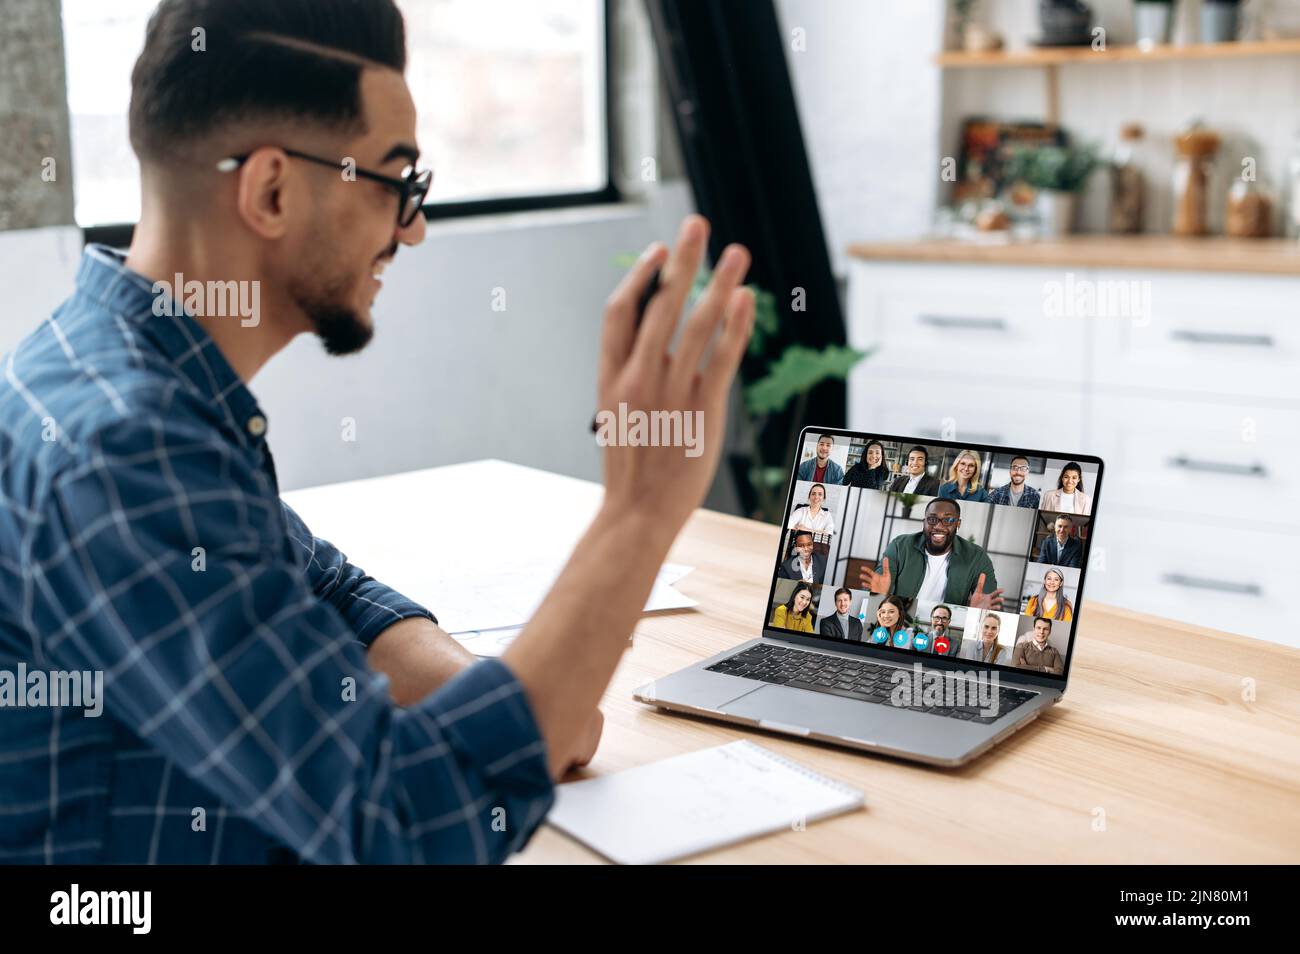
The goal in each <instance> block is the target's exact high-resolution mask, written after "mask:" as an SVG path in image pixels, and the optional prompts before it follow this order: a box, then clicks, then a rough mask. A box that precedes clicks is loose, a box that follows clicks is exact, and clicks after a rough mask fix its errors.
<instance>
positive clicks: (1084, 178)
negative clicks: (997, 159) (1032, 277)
mask: <svg viewBox="0 0 1300 954" xmlns="http://www.w3.org/2000/svg"><path fill="white" fill-rule="evenodd" d="M1099 164H1100V159H1099V158H1098V156H1097V151H1096V149H1095V148H1093V147H1091V146H1074V147H1072V146H1037V147H1030V146H1026V147H1021V148H1019V149H1014V150H1012V152H1011V154H1010V155H1009V156H1008V159H1007V165H1006V181H1007V182H1010V183H1023V184H1024V185H1027V186H1029V187H1031V188H1033V189H1034V190H1036V195H1035V197H1034V208H1035V211H1036V212H1037V213H1038V219H1039V222H1040V223H1041V226H1042V231H1043V234H1044V236H1045V237H1049V238H1056V237H1059V236H1062V235H1066V234H1068V233H1069V232H1071V231H1073V229H1074V221H1075V216H1076V214H1077V211H1078V196H1079V193H1080V192H1082V191H1083V187H1084V186H1085V185H1086V184H1087V182H1088V177H1089V176H1090V175H1092V173H1093V172H1094V171H1095V170H1096V169H1097V166H1098V165H1099Z"/></svg>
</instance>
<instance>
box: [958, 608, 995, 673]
mask: <svg viewBox="0 0 1300 954" xmlns="http://www.w3.org/2000/svg"><path fill="white" fill-rule="evenodd" d="M1001 633H1002V619H1001V617H999V616H997V615H996V614H994V613H985V614H984V618H983V619H982V620H980V628H979V635H978V636H976V637H975V638H971V637H969V636H968V637H966V639H964V640H962V644H961V652H960V653H958V655H959V656H960V657H961V658H962V659H969V660H971V661H972V662H986V663H995V662H997V661H998V657H999V656H1001V655H1002V644H1001V643H999V642H998V636H999V635H1001Z"/></svg>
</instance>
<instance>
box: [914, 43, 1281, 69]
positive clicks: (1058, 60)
mask: <svg viewBox="0 0 1300 954" xmlns="http://www.w3.org/2000/svg"><path fill="white" fill-rule="evenodd" d="M1296 55H1300V39H1295V40H1261V41H1258V42H1250V43H1192V44H1187V45H1185V46H1170V45H1159V46H1154V47H1152V48H1151V49H1149V50H1144V49H1141V48H1139V47H1136V46H1112V47H1108V48H1107V49H1105V50H1094V49H1093V48H1092V47H1090V46H1049V47H1032V48H1029V49H1023V50H1011V51H1006V50H995V51H993V52H990V53H967V52H965V51H964V50H949V51H945V52H943V53H939V54H938V55H937V56H935V58H934V62H935V63H936V64H938V65H939V66H942V67H946V68H950V69H968V68H975V67H981V68H986V69H989V68H993V69H996V68H1001V67H1024V66H1066V65H1074V64H1086V65H1093V64H1097V65H1100V64H1106V63H1154V62H1164V61H1169V60H1217V59H1240V58H1247V57H1262V56H1296Z"/></svg>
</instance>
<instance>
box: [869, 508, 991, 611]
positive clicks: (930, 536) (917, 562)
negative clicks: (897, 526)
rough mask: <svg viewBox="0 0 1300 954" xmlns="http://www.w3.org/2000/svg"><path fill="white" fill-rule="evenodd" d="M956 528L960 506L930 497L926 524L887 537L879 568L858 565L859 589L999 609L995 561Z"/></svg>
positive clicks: (959, 525) (926, 512)
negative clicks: (923, 527)
mask: <svg viewBox="0 0 1300 954" xmlns="http://www.w3.org/2000/svg"><path fill="white" fill-rule="evenodd" d="M960 529H961V505H960V504H959V503H957V501H955V500H944V499H937V500H931V501H930V503H929V506H927V507H926V508H925V529H924V530H922V531H920V532H919V533H903V534H899V535H898V536H896V537H894V539H892V540H890V541H889V546H887V547H886V548H885V555H884V559H882V560H881V563H880V566H879V568H877V569H875V570H872V569H870V568H868V567H863V568H862V570H861V572H860V574H859V580H860V582H861V585H862V588H863V589H866V590H869V591H871V592H872V593H894V594H897V595H899V596H902V597H904V598H905V599H908V600H919V601H920V602H939V603H957V604H958V605H961V606H973V607H975V608H976V609H1001V608H1002V590H1001V589H999V588H998V577H997V573H996V571H995V570H994V569H993V561H992V560H990V559H989V555H988V553H986V552H985V550H984V548H983V547H981V546H980V545H979V544H978V543H972V542H971V541H969V540H964V539H962V537H961V535H960V534H959V533H958V531H959V530H960Z"/></svg>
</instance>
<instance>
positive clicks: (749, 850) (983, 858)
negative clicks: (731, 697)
mask: <svg viewBox="0 0 1300 954" xmlns="http://www.w3.org/2000/svg"><path fill="white" fill-rule="evenodd" d="M777 532H778V531H777V528H776V527H773V526H769V525H766V524H761V523H757V522H754V521H750V520H742V519H739V518H736V517H729V516H725V515H722V514H717V513H711V512H707V511H701V512H699V513H697V514H696V515H695V517H694V518H693V519H692V520H691V522H690V524H689V525H688V526H687V528H686V531H685V532H684V533H683V535H682V536H681V538H680V539H679V540H678V542H677V545H676V547H675V548H674V550H673V555H672V559H673V560H675V561H678V562H682V563H692V564H695V566H696V567H697V569H696V570H695V572H694V573H692V574H691V575H690V576H688V577H687V578H686V579H685V580H683V581H682V582H681V583H679V584H678V588H679V589H680V590H682V591H683V592H684V593H687V594H689V595H691V596H694V597H695V598H696V599H698V600H699V601H700V607H699V609H698V610H689V611H683V612H677V613H672V614H667V615H660V616H651V617H646V618H645V619H643V620H642V622H641V624H640V625H639V626H638V627H637V629H636V637H635V643H634V646H633V648H632V650H631V651H630V652H629V653H628V654H627V656H626V657H625V658H624V660H623V663H622V665H621V666H620V667H619V669H618V672H617V673H616V674H615V676H614V681H613V683H612V685H611V686H610V690H609V692H607V693H606V694H605V701H604V703H603V706H602V708H603V709H604V712H605V718H606V726H605V736H604V739H603V741H602V743H601V747H600V750H599V752H598V753H597V755H596V759H595V761H594V762H593V763H592V765H591V767H590V771H591V772H593V773H604V772H614V771H618V770H619V769H625V768H630V767H632V766H634V765H642V764H644V763H646V762H652V761H655V760H657V759H663V758H667V757H669V756H671V755H677V754H679V753H682V752H689V751H693V750H695V749H700V748H704V747H706V746H711V745H718V744H720V743H724V742H730V741H733V740H735V739H738V738H753V739H758V740H759V741H761V743H762V744H763V745H766V746H769V747H771V748H772V749H774V750H776V751H777V752H779V753H781V754H782V755H786V756H788V757H790V758H793V759H798V760H799V761H801V762H803V763H805V764H807V765H808V766H810V767H811V768H814V769H816V770H818V771H821V772H824V773H825V774H827V775H830V776H832V777H834V778H838V779H840V780H842V781H844V782H847V783H849V784H851V785H854V786H856V787H858V788H860V789H862V790H863V791H864V792H866V795H867V807H866V810H865V811H861V812H855V813H853V814H849V815H844V816H840V817H838V818H833V819H830V820H828V821H823V822H817V823H815V824H812V825H809V826H808V828H807V829H806V830H804V831H790V832H784V833H782V834H779V835H771V836H768V837H766V838H762V839H759V840H756V841H751V842H747V843H745V844H742V845H738V846H736V847H733V848H727V849H724V850H721V851H716V852H713V853H710V854H706V855H701V856H699V857H698V858H697V859H693V860H696V861H702V862H713V863H733V862H740V863H759V864H802V863H836V862H849V863H878V862H879V863H899V862H944V863H946V862H954V863H961V862H982V863H999V862H1005V863H1012V862H1046V863H1064V862H1074V863H1080V862H1254V861H1262V862H1290V863H1295V862H1296V861H1300V652H1297V651H1296V650H1293V649H1288V648H1286V647H1282V646H1276V645H1273V644H1271V643H1265V642H1261V641H1259V640H1253V639H1247V638H1245V637H1240V636H1229V635H1226V634H1222V633H1216V632H1213V631H1211V630H1205V629H1197V628H1194V627H1190V626H1186V625H1183V624H1180V623H1173V622H1169V621H1164V620H1160V619H1156V618H1153V617H1149V616H1142V615H1140V614H1137V613H1130V612H1127V611H1124V610H1118V609H1112V608H1110V607H1107V606H1101V605H1097V604H1094V603H1089V602H1088V601H1087V600H1086V598H1085V607H1083V608H1082V610H1081V614H1080V626H1079V633H1078V639H1079V640H1080V642H1079V645H1078V647H1077V648H1076V651H1075V658H1074V662H1073V664H1072V667H1071V677H1070V688H1069V690H1068V691H1067V692H1066V694H1065V698H1064V700H1063V701H1062V702H1061V703H1060V705H1057V706H1054V707H1052V709H1051V710H1050V711H1048V712H1047V713H1045V714H1044V715H1043V716H1041V717H1040V718H1039V719H1038V720H1037V721H1036V722H1034V723H1032V724H1031V725H1029V726H1028V727H1026V728H1025V729H1024V730H1022V731H1021V732H1019V733H1017V734H1016V735H1013V736H1012V737H1011V738H1010V739H1009V740H1007V741H1006V742H1004V743H1003V744H1001V745H999V746H997V747H995V748H994V749H993V750H992V751H991V752H989V753H987V754H985V755H984V756H982V757H981V758H979V759H977V760H976V761H975V762H973V763H972V764H970V765H967V766H965V767H964V768H960V769H955V770H945V769H932V768H927V767H924V766H919V765H913V764H909V763H906V762H900V761H894V760H891V759H886V758H880V757H875V756H870V755H859V754H854V753H851V752H847V751H843V750H838V749H834V748H831V747H829V746H822V745H818V744H815V743H807V742H798V741H794V740H789V739H785V738H782V737H781V736H777V735H767V734H764V733H757V732H752V731H749V730H742V729H739V728H737V727H733V726H727V725H724V724H722V723H714V722H708V721H706V720H703V719H695V718H690V717H684V716H680V715H672V714H669V713H666V712H661V711H659V710H656V709H652V708H649V707H647V706H644V705H641V704H640V703H637V702H633V701H632V698H631V693H632V690H633V689H634V688H636V687H637V686H640V685H641V684H643V683H645V682H648V681H650V680H651V679H654V678H656V677H659V676H663V675H666V674H668V673H670V672H673V671H674V670H676V669H679V668H681V667H682V666H686V665H688V664H690V663H692V662H695V661H697V660H699V659H701V658H704V657H706V656H709V655H711V654H713V653H715V652H719V651H721V650H723V649H726V648H727V647H728V646H732V645H735V644H737V643H739V642H741V641H742V640H745V639H748V638H750V637H752V636H754V635H755V631H756V630H755V627H756V625H757V623H758V621H759V620H760V618H761V615H762V606H763V603H764V600H765V599H766V598H767V589H768V583H769V581H770V577H769V574H770V573H771V572H772V555H773V554H774V553H775V551H776V546H777ZM1246 678H1253V679H1254V680H1255V692H1256V699H1255V701H1253V702H1247V701H1244V700H1243V698H1242V693H1243V680H1244V679H1246ZM1099 810H1101V811H1104V813H1105V816H1104V821H1105V830H1104V831H1097V830H1094V825H1098V826H1100V821H1095V819H1099V818H1100V816H1099V815H1098V814H1097V813H1098V811H1099ZM515 860H516V862H541V863H561V862H564V863H568V862H591V861H599V860H600V859H599V858H598V856H596V855H594V854H593V853H592V852H590V851H588V850H587V849H586V848H585V847H583V846H582V845H580V844H578V843H577V842H575V841H573V840H571V839H570V838H568V837H567V836H566V835H563V834H561V833H560V832H558V831H556V830H555V829H553V828H550V827H543V828H542V829H541V830H540V831H539V832H538V833H537V834H536V836H534V838H533V841H532V842H531V843H530V844H529V846H528V848H527V849H526V850H525V851H524V852H523V853H522V854H521V855H520V856H518V857H517V858H516V859H515Z"/></svg>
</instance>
